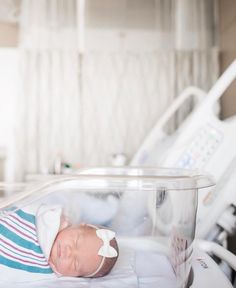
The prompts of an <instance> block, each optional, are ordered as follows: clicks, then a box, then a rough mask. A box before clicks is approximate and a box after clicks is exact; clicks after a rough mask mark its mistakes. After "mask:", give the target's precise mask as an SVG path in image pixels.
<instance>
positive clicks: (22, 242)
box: [0, 223, 42, 254]
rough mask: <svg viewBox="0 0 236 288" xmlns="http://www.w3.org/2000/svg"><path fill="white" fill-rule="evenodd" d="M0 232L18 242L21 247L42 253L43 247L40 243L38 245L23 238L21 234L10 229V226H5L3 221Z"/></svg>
mask: <svg viewBox="0 0 236 288" xmlns="http://www.w3.org/2000/svg"><path fill="white" fill-rule="evenodd" d="M0 234H2V235H4V236H5V237H6V238H8V239H9V240H11V241H12V242H14V243H16V244H17V245H19V246H21V247H24V248H26V249H30V250H33V251H35V252H36V253H40V254H42V249H41V248H40V246H39V245H36V244H34V243H32V242H30V241H28V240H25V239H23V238H21V237H20V236H19V235H17V234H16V233H14V232H12V231H10V230H9V229H8V228H6V227H5V226H3V225H2V224H1V223H0Z"/></svg>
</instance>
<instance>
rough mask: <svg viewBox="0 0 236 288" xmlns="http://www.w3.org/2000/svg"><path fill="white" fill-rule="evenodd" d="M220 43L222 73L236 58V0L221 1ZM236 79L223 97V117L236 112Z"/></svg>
mask: <svg viewBox="0 0 236 288" xmlns="http://www.w3.org/2000/svg"><path fill="white" fill-rule="evenodd" d="M219 20H220V21H219V43H220V50H221V53H220V55H221V56H220V67H221V73H222V72H223V71H224V70H225V69H226V68H227V67H228V65H229V64H230V63H231V62H232V61H233V60H234V59H236V37H235V35H236V1H235V0H220V1H219ZM235 82H236V81H234V83H233V84H232V85H231V86H230V88H229V89H228V90H227V91H226V93H225V95H224V97H223V99H222V117H223V118H227V117H230V116H232V115H235V114H236V83H235Z"/></svg>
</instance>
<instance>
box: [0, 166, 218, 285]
mask: <svg viewBox="0 0 236 288" xmlns="http://www.w3.org/2000/svg"><path fill="white" fill-rule="evenodd" d="M212 185H213V181H212V179H211V178H210V177H209V176H206V175H201V174H199V173H197V172H196V171H188V170H180V169H179V170H176V169H174V170H173V169H154V168H93V169H84V170H79V171H78V174H76V175H71V176H53V177H51V178H50V180H48V181H46V182H40V183H34V184H27V185H26V184H25V186H22V187H21V186H18V187H14V186H9V185H2V190H3V192H5V194H6V192H7V193H8V194H10V192H11V191H13V190H14V189H15V188H17V193H13V194H12V195H10V196H9V197H6V198H5V199H2V200H1V202H0V209H1V213H2V215H5V214H6V213H11V211H13V207H17V208H14V209H18V208H23V207H25V206H28V205H32V204H37V203H38V204H39V205H40V204H42V203H47V204H60V205H62V206H63V209H64V213H65V214H66V216H67V217H68V218H69V219H70V221H71V222H72V223H79V222H86V223H89V224H94V225H102V226H106V227H109V228H111V229H112V230H114V231H115V232H116V234H117V239H118V243H119V247H120V257H119V260H118V262H117V264H116V266H115V267H114V268H113V270H112V272H111V273H110V275H108V276H106V281H108V280H109V279H111V280H112V277H115V279H116V283H118V286H115V285H114V287H178V288H185V287H190V285H191V280H190V279H191V277H190V275H191V259H192V255H193V241H194V236H195V225H196V212H197V192H198V189H201V188H206V187H210V186H212ZM19 191H20V192H19ZM1 217H3V216H1ZM126 270H129V273H127V272H126ZM131 276H132V277H133V278H132V277H131ZM134 276H135V277H134ZM125 277H128V278H129V277H131V278H132V279H135V281H134V282H132V285H131V283H130V282H129V284H127V283H126V282H125V281H124V279H126V278H125ZM128 278H127V279H128ZM131 278H130V279H131ZM119 279H121V282H120V283H119ZM93 281H96V279H95V280H93ZM98 281H102V280H101V279H100V280H98ZM61 283H62V282H60V285H62V284H61ZM93 283H95V282H93ZM107 283H109V281H108V282H107ZM112 283H113V282H111V284H109V287H113V284H112ZM145 285H146V286H145ZM32 287H33V286H32ZM49 287H50V286H49ZM53 287H54V286H53ZM70 287H73V286H70ZM75 287H77V286H75ZM83 287H84V286H83ZM85 287H87V286H85ZM89 287H93V285H92V284H91V283H90V286H89ZM95 287H97V286H95ZM101 287H107V286H102V285H101Z"/></svg>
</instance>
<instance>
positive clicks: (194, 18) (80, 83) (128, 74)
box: [15, 0, 218, 179]
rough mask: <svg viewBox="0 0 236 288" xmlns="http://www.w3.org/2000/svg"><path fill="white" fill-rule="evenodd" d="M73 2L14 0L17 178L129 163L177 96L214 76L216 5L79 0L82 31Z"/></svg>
mask: <svg viewBox="0 0 236 288" xmlns="http://www.w3.org/2000/svg"><path fill="white" fill-rule="evenodd" d="M81 3H82V4H84V1H83V0H78V1H76V0H40V1H38V0H23V1H22V9H21V23H20V28H21V38H20V49H21V60H22V66H21V67H22V71H21V75H22V78H23V81H22V91H21V92H22V93H21V96H20V101H19V113H18V120H19V121H18V126H17V127H16V144H17V145H16V149H15V150H16V156H17V157H16V161H15V168H16V169H15V171H16V174H15V175H16V176H17V177H16V178H17V179H21V178H22V176H23V175H25V174H27V173H42V172H49V171H52V169H53V168H52V167H53V163H54V161H55V159H56V158H57V157H58V156H60V157H61V159H62V160H63V161H65V162H69V163H71V164H72V165H80V166H88V165H108V164H110V161H111V156H112V155H113V154H114V153H125V154H126V155H128V157H129V158H131V157H132V155H133V154H134V153H135V152H136V150H137V148H138V147H139V145H140V144H141V142H142V140H143V139H144V137H145V135H146V134H147V133H148V131H149V130H150V129H151V127H152V126H153V125H154V124H155V122H156V121H157V120H158V118H159V117H160V115H161V114H162V113H163V112H164V111H165V109H166V108H167V106H168V105H169V104H170V103H171V101H172V100H173V99H174V98H175V97H177V96H178V93H179V92H181V91H182V89H183V88H184V87H186V86H187V85H197V86H199V87H201V88H203V89H205V90H208V89H209V88H210V87H211V85H212V83H214V81H215V80H216V78H217V76H218V50H217V37H216V35H217V1H216V0H208V1H205V0H145V1H144V0H119V1H117V0H109V1H108V0H85V13H84V14H83V15H82V16H83V17H85V23H84V25H85V29H84V30H83V31H82V30H81V17H82V16H81V11H80V9H78V8H79V7H78V5H81ZM81 7H83V5H82V6H81ZM81 31H82V32H83V35H82V34H81V33H82V32H81ZM78 37H79V38H80V39H78ZM81 49H83V53H82V54H81V53H80V52H81ZM187 109H188V108H187ZM183 113H186V111H183ZM181 117H182V116H181V115H180V118H181Z"/></svg>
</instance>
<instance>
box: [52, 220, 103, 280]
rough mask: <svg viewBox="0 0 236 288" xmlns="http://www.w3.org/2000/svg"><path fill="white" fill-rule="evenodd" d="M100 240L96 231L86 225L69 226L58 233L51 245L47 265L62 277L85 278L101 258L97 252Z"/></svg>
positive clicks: (96, 266)
mask: <svg viewBox="0 0 236 288" xmlns="http://www.w3.org/2000/svg"><path fill="white" fill-rule="evenodd" d="M101 246H102V240H100V239H99V238H98V237H97V235H96V229H94V228H91V227H89V226H87V225H80V226H74V227H73V226H71V227H68V228H66V229H64V230H62V231H60V232H59V233H58V235H57V237H56V239H55V241H54V243H53V246H52V250H51V254H50V257H49V264H50V265H51V267H52V269H53V270H54V272H56V273H59V274H62V275H64V276H86V275H89V274H91V273H93V272H94V271H96V269H97V268H98V266H99V265H100V263H101V260H102V257H101V256H99V255H98V250H99V248H100V247H101Z"/></svg>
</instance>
